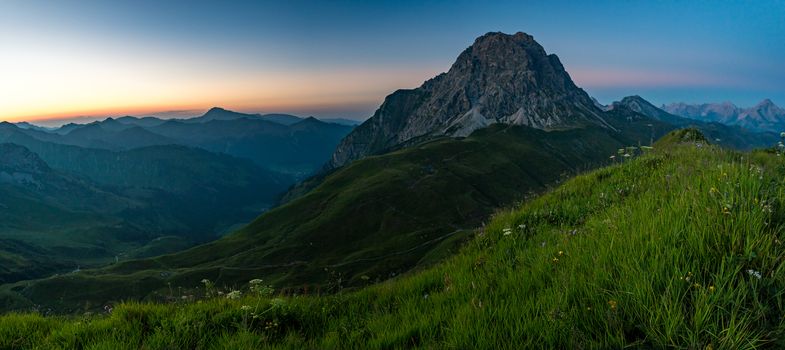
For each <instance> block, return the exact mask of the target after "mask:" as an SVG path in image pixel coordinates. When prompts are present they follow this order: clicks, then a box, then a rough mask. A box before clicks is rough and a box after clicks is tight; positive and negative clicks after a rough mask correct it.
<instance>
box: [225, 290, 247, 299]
mask: <svg viewBox="0 0 785 350" xmlns="http://www.w3.org/2000/svg"><path fill="white" fill-rule="evenodd" d="M242 296H243V293H242V292H241V291H239V290H233V291H231V292H229V293H227V294H226V299H232V300H237V299H240V297H242Z"/></svg>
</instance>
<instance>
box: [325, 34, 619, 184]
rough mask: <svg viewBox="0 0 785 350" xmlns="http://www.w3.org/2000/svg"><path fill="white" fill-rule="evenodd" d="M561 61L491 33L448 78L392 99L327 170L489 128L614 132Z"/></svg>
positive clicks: (524, 38)
mask: <svg viewBox="0 0 785 350" xmlns="http://www.w3.org/2000/svg"><path fill="white" fill-rule="evenodd" d="M602 114H603V113H602V111H601V110H600V109H599V108H598V107H597V106H596V105H595V103H594V101H593V100H592V99H591V97H589V95H588V94H586V92H585V91H583V90H582V89H580V88H578V87H577V86H576V85H575V83H573V81H572V79H571V78H570V76H569V74H567V72H566V71H565V70H564V67H563V66H562V64H561V62H560V61H559V58H558V57H557V56H556V55H554V54H550V55H549V54H547V53H546V52H545V49H543V47H542V46H540V44H538V43H537V42H536V41H535V40H534V38H533V37H532V36H531V35H528V34H525V33H520V32H519V33H516V34H513V35H509V34H504V33H488V34H485V35H483V36H481V37H479V38H477V39H476V40H475V42H474V44H473V45H472V46H470V47H469V48H467V49H466V50H464V51H463V52H462V53H461V54H460V55H459V56H458V59H457V60H456V62H455V63H454V64H453V65H452V67H451V68H450V70H449V71H448V72H447V73H442V74H440V75H438V76H436V77H434V78H432V79H430V80H428V81H426V82H425V83H424V84H423V85H422V86H420V87H418V88H416V89H411V90H398V91H396V92H394V93H393V94H391V95H389V96H387V97H386V98H385V100H384V102H383V103H382V105H381V106H380V107H379V109H378V110H376V112H375V113H374V115H373V116H372V117H371V118H370V119H368V120H367V121H366V122H365V123H363V124H362V125H360V126H359V127H357V128H356V129H355V130H354V131H353V132H352V133H350V134H349V135H348V136H347V137H346V138H344V140H343V141H342V142H341V144H340V145H339V146H338V148H337V149H336V151H335V153H334V154H333V156H332V159H331V162H330V164H329V166H330V167H331V168H337V167H340V166H343V165H345V164H347V163H349V162H351V161H353V160H356V159H360V158H363V157H365V156H368V155H374V154H379V153H382V152H385V151H389V150H392V149H395V148H398V147H401V146H405V145H407V144H411V143H414V142H419V141H424V140H428V139H431V138H435V137H438V136H452V137H464V136H468V135H469V134H471V133H472V132H473V131H475V130H477V129H481V128H484V127H487V126H489V125H491V124H496V123H504V124H510V125H525V126H530V127H534V128H538V129H544V130H554V129H570V128H576V127H582V126H586V125H600V126H603V127H608V128H612V127H611V126H610V125H609V124H608V123H607V122H606V121H605V120H603V117H602Z"/></svg>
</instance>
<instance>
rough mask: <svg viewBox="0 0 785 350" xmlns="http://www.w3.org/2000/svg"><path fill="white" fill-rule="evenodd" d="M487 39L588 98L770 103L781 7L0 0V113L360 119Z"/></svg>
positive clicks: (784, 51) (781, 65) (783, 25)
mask: <svg viewBox="0 0 785 350" xmlns="http://www.w3.org/2000/svg"><path fill="white" fill-rule="evenodd" d="M489 31H503V32H508V33H514V32H517V31H524V32H527V33H529V34H532V35H533V36H534V37H535V39H536V40H537V41H538V42H540V44H542V45H543V46H544V47H545V49H546V50H547V51H548V52H549V53H556V54H557V55H558V56H559V57H560V58H561V60H562V62H563V63H564V65H565V67H566V68H567V71H568V72H569V73H570V74H571V75H572V77H573V79H574V80H575V81H576V83H577V84H578V85H579V86H581V87H583V88H584V89H586V90H587V91H588V92H589V94H591V95H592V96H595V97H596V98H598V99H599V100H600V101H601V102H603V103H609V102H611V101H613V100H617V99H620V98H621V97H624V96H626V95H632V94H639V95H641V96H643V97H644V98H647V99H649V100H650V101H652V102H653V103H655V104H661V103H669V102H681V101H684V102H715V101H725V100H729V101H732V102H734V103H736V104H739V105H742V106H749V105H753V104H755V103H757V102H758V101H760V100H762V99H764V98H771V99H772V100H773V101H774V102H775V103H777V104H779V105H785V1H754V2H745V1H656V2H655V1H646V2H644V1H607V2H606V1H593V2H586V4H583V5H576V4H574V2H573V1H563V2H562V1H548V2H547V5H546V2H528V3H527V2H523V1H510V2H505V1H497V2H493V3H491V2H487V3H486V2H480V1H400V0H399V1H323V2H315V1H314V2H306V1H291V0H290V1H280V2H276V3H273V2H259V1H248V2H230V1H205V2H200V1H125V2H123V1H87V0H85V1H70V0H66V1H29V0H25V1H16V0H4V1H1V2H0V48H1V49H0V120H8V121H20V120H40V119H51V118H63V117H77V116H94V117H105V116H119V115H126V114H132V115H147V114H160V115H165V116H166V115H169V116H171V115H195V114H200V113H202V112H204V110H206V109H207V108H209V107H211V106H222V107H225V108H229V109H234V110H240V111H246V112H262V113H266V112H286V113H293V114H299V115H314V116H320V117H347V118H354V119H364V118H366V117H368V116H370V115H371V114H372V113H373V111H374V110H375V108H376V107H377V106H378V105H379V104H380V103H381V101H382V99H383V98H384V96H386V95H387V94H389V93H390V92H392V91H394V90H395V89H399V88H413V87H416V86H418V85H420V84H421V83H422V82H423V81H425V80H426V79H428V78H430V77H432V76H434V75H436V74H438V73H440V72H443V71H446V70H447V69H449V67H450V64H452V62H453V61H454V60H455V58H456V57H457V55H458V54H459V53H460V52H461V51H462V50H463V49H464V48H466V47H467V46H469V45H470V44H471V43H472V42H473V40H474V38H475V37H477V36H479V35H482V34H484V33H486V32H489ZM164 112H166V113H164Z"/></svg>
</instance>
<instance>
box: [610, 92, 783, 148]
mask: <svg viewBox="0 0 785 350" xmlns="http://www.w3.org/2000/svg"><path fill="white" fill-rule="evenodd" d="M620 108H625V109H629V110H631V111H634V112H636V113H641V114H643V115H646V116H648V117H651V118H653V119H656V120H660V121H663V122H666V123H669V124H671V125H673V126H675V127H679V128H687V127H694V128H697V129H699V130H700V131H701V132H703V133H704V134H705V135H706V136H707V137H709V139H710V140H712V142H713V143H716V144H718V145H722V146H725V147H730V148H735V149H740V150H750V149H754V148H766V147H772V146H773V145H775V144H776V143H777V142H778V141H779V140H780V137H779V135H778V134H776V133H773V132H766V131H755V130H749V129H746V128H744V127H742V126H740V125H727V124H724V123H719V122H706V121H703V120H699V119H692V118H687V117H680V116H677V115H673V114H671V113H668V112H666V111H664V110H662V109H660V108H657V107H655V106H654V105H653V104H651V103H650V102H648V101H646V100H645V99H643V98H642V97H640V96H637V95H636V96H627V97H625V98H623V99H622V100H621V101H616V102H613V103H612V104H611V105H609V106H608V107H607V110H608V111H613V110H614V109H620Z"/></svg>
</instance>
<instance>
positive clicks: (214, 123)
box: [0, 108, 352, 283]
mask: <svg viewBox="0 0 785 350" xmlns="http://www.w3.org/2000/svg"><path fill="white" fill-rule="evenodd" d="M351 129H352V127H351V126H347V125H342V124H336V123H327V122H322V121H319V120H316V119H314V118H299V117H296V116H291V115H284V114H275V115H250V114H243V113H237V112H232V111H228V110H225V109H221V108H213V109H211V110H210V111H208V112H207V113H205V114H204V115H202V116H200V117H198V118H191V119H179V120H163V119H158V118H155V117H142V118H137V117H130V116H127V117H121V118H117V119H113V118H108V119H106V120H103V121H96V122H91V123H87V124H68V125H64V126H62V127H60V128H43V127H38V126H35V125H33V124H29V123H17V124H11V123H5V122H4V123H0V265H2V267H0V283H8V282H14V281H17V280H20V279H30V278H38V277H45V276H47V275H50V274H53V273H62V272H65V271H68V270H69V269H74V268H77V267H79V266H82V267H89V266H95V265H99V264H105V263H108V262H111V261H114V260H115V259H117V260H118V261H119V260H126V259H130V258H139V257H147V256H154V255H159V254H165V253H171V252H174V251H178V250H182V249H185V248H188V247H190V246H193V245H194V244H197V243H203V242H206V241H211V240H214V239H216V238H217V237H220V235H222V234H224V233H226V232H230V231H232V230H234V229H235V228H236V227H237V226H238V225H242V224H245V223H247V222H248V221H250V220H251V219H253V218H254V217H256V216H258V215H259V214H260V213H262V212H264V211H265V210H267V209H269V208H270V207H272V206H274V204H275V203H277V201H278V197H279V196H280V195H281V194H282V193H283V192H285V190H286V189H287V188H288V187H290V186H291V185H292V184H294V183H295V181H296V180H297V179H298V178H302V177H305V176H307V175H308V174H310V173H312V172H313V171H314V170H316V169H319V168H320V167H322V165H323V164H324V163H325V162H326V161H327V160H328V159H329V157H330V154H331V153H332V151H333V149H334V148H335V146H336V145H337V143H338V141H339V140H340V139H341V138H342V137H343V136H344V135H345V134H347V133H348V132H349V131H350V130H351Z"/></svg>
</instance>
